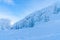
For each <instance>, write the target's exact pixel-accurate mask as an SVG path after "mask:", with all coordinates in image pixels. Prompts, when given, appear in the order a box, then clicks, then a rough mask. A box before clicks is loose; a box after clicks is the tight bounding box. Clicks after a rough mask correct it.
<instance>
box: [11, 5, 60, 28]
mask: <svg viewBox="0 0 60 40" xmlns="http://www.w3.org/2000/svg"><path fill="white" fill-rule="evenodd" d="M59 12H60V7H58V5H57V4H53V5H50V6H48V7H46V8H43V9H42V10H39V11H36V12H34V13H31V14H30V15H28V16H27V17H25V18H24V19H22V20H21V21H18V22H17V23H15V24H14V25H13V27H12V29H22V28H31V27H34V25H35V24H36V23H38V22H40V23H41V22H48V21H49V20H51V19H50V17H51V15H53V14H58V13H59Z"/></svg>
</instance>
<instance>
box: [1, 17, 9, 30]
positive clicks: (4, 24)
mask: <svg viewBox="0 0 60 40" xmlns="http://www.w3.org/2000/svg"><path fill="white" fill-rule="evenodd" d="M9 27H10V20H9V19H4V18H3V19H0V30H6V29H8V28H9Z"/></svg>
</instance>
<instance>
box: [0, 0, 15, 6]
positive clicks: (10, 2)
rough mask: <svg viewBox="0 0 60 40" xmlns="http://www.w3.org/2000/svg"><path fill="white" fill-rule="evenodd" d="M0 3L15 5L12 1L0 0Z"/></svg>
mask: <svg viewBox="0 0 60 40" xmlns="http://www.w3.org/2000/svg"><path fill="white" fill-rule="evenodd" d="M0 2H4V3H7V4H8V5H15V3H14V1H13V0H0Z"/></svg>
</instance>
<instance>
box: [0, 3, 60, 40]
mask: <svg viewBox="0 0 60 40" xmlns="http://www.w3.org/2000/svg"><path fill="white" fill-rule="evenodd" d="M58 9H59V6H57V5H55V4H54V5H50V6H48V7H46V8H44V9H42V10H39V11H37V12H35V13H33V14H30V15H29V16H27V17H25V18H24V19H23V20H21V21H19V22H17V23H16V24H14V25H13V27H12V30H0V40H59V39H60V10H58ZM31 23H33V24H32V25H31ZM27 27H29V28H27ZM31 27H32V28H31ZM14 29H15V30H14ZM17 29H19V30H17Z"/></svg>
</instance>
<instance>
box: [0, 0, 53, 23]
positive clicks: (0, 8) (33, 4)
mask: <svg viewBox="0 0 60 40" xmlns="http://www.w3.org/2000/svg"><path fill="white" fill-rule="evenodd" d="M53 2H54V0H0V18H8V19H11V20H12V21H13V22H16V21H18V20H21V19H22V18H24V17H25V16H27V15H28V14H30V13H33V12H35V11H37V10H40V9H42V8H44V7H45V6H48V5H49V4H52V3H53Z"/></svg>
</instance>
